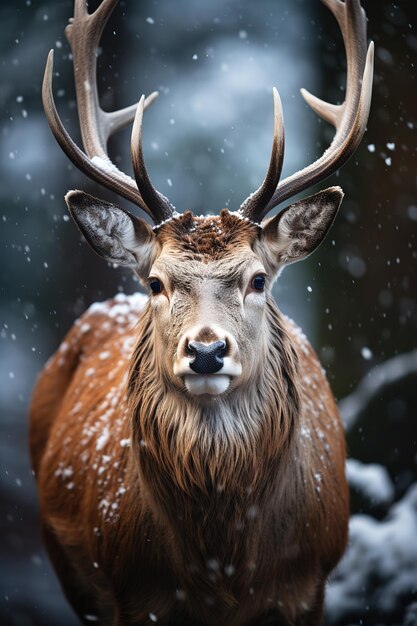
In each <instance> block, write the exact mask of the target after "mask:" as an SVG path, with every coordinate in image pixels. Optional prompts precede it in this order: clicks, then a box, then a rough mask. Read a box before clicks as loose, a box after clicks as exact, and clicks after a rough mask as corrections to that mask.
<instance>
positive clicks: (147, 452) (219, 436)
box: [129, 306, 299, 568]
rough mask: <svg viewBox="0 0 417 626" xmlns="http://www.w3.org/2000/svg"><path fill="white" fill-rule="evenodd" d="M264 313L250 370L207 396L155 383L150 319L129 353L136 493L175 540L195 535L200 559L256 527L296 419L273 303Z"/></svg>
mask: <svg viewBox="0 0 417 626" xmlns="http://www.w3.org/2000/svg"><path fill="white" fill-rule="evenodd" d="M268 315H269V318H270V319H269V322H270V337H269V343H270V346H271V347H270V349H269V350H268V352H267V355H266V360H265V362H264V363H262V364H261V367H260V368H259V374H258V376H257V379H256V380H253V381H252V382H251V384H250V385H248V386H247V388H245V389H244V390H239V391H238V392H236V393H232V394H230V395H229V396H228V397H227V398H226V399H222V398H219V399H218V400H215V401H214V402H211V403H209V404H201V403H198V402H196V401H195V400H194V399H192V398H189V397H187V396H186V395H185V394H182V393H180V392H178V391H176V390H175V389H173V388H170V387H169V385H167V384H164V383H163V375H162V376H161V374H160V375H158V365H157V363H155V362H154V358H155V357H154V354H155V351H154V350H153V349H152V348H153V346H152V339H151V337H152V329H151V327H150V320H148V324H146V320H144V325H143V327H142V336H141V338H140V340H139V342H138V346H140V348H138V350H137V351H136V354H135V360H134V365H133V368H132V372H131V376H130V384H129V393H130V396H129V402H130V410H131V415H132V452H133V454H134V456H135V459H136V460H137V464H138V470H139V476H140V480H141V486H142V488H143V490H144V493H145V499H146V501H147V502H148V504H149V507H150V508H151V509H152V511H153V513H154V514H155V515H156V517H158V518H159V519H160V521H161V523H163V524H164V525H169V527H170V529H171V530H172V531H173V532H175V534H176V536H177V537H178V538H180V540H181V538H183V539H185V542H184V545H186V544H187V542H189V543H191V540H192V541H193V542H198V543H199V546H198V550H197V551H196V550H195V548H194V550H192V551H191V550H190V553H191V552H192V553H193V554H194V555H195V554H200V555H202V557H203V555H204V557H205V558H207V559H208V560H209V561H210V560H211V559H213V558H214V559H220V560H221V561H223V562H225V561H227V559H229V560H230V559H232V560H233V555H232V554H230V551H231V550H234V551H235V552H236V551H237V552H239V551H241V550H242V546H243V545H244V544H245V537H247V534H248V532H249V533H251V535H252V536H254V534H256V532H257V529H259V518H260V517H261V516H260V515H258V513H259V512H260V510H262V519H263V520H264V522H266V521H267V511H266V510H265V509H267V508H268V502H271V500H272V499H273V500H276V498H279V497H280V489H281V482H282V478H283V468H285V466H286V462H287V459H288V455H289V452H290V450H291V445H292V441H293V437H294V432H295V430H296V428H297V423H298V413H299V396H298V390H297V385H296V382H295V381H296V369H297V362H296V357H295V354H294V351H293V350H292V347H291V343H290V340H289V338H288V336H287V334H286V332H285V328H284V326H283V325H282V323H281V320H280V318H279V314H278V312H277V311H276V309H275V308H274V306H271V307H270V308H269V309H268ZM152 373H154V374H152ZM236 533H237V536H241V538H242V541H238V540H237V537H236ZM234 556H236V555H234ZM213 567H214V568H216V563H215V562H213Z"/></svg>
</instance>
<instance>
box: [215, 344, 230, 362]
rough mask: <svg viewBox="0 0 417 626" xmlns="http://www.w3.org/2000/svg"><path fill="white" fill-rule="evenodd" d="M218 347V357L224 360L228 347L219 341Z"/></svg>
mask: <svg viewBox="0 0 417 626" xmlns="http://www.w3.org/2000/svg"><path fill="white" fill-rule="evenodd" d="M216 343H217V345H218V347H217V352H216V354H217V356H219V357H221V358H223V357H225V356H226V352H227V345H226V342H225V341H217V342H216Z"/></svg>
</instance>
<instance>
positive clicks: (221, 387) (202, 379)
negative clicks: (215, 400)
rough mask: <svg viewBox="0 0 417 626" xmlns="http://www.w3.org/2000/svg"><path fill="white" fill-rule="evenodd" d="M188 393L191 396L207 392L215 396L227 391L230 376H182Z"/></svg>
mask: <svg viewBox="0 0 417 626" xmlns="http://www.w3.org/2000/svg"><path fill="white" fill-rule="evenodd" d="M184 381H185V386H186V387H187V391H188V393H191V395H193V396H202V395H203V394H207V395H210V396H217V395H219V394H221V393H224V392H225V391H227V389H228V388H229V385H230V376H226V374H210V375H209V376H196V375H189V376H184Z"/></svg>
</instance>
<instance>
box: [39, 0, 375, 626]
mask: <svg viewBox="0 0 417 626" xmlns="http://www.w3.org/2000/svg"><path fill="white" fill-rule="evenodd" d="M323 2H324V4H325V5H326V7H328V8H329V9H330V11H331V12H332V13H333V15H334V16H335V18H336V20H337V22H338V24H339V27H340V30H341V33H342V36H343V40H344V46H345V51H346V57H347V79H346V95H345V100H344V102H343V103H342V104H338V105H335V104H331V103H329V102H326V101H323V100H321V99H319V98H317V97H316V96H314V95H312V94H311V93H310V92H308V91H306V90H302V95H303V96H304V99H305V100H306V102H307V103H308V105H310V107H311V108H312V109H313V111H314V112H315V113H316V114H318V115H319V116H320V117H321V118H323V119H324V120H325V121H326V122H329V123H330V124H332V125H333V126H334V128H335V135H334V138H333V140H332V142H331V144H330V146H329V148H328V149H327V150H326V151H325V152H324V154H323V155H322V156H320V157H319V158H318V159H317V160H315V161H314V162H313V163H311V164H309V165H308V166H306V167H305V168H303V169H302V170H300V171H298V172H296V173H295V174H292V175H290V176H289V177H287V178H285V179H284V180H282V181H280V175H281V170H282V165H283V158H284V120H283V112H282V105H281V101H280V97H279V94H278V91H277V90H276V89H275V88H274V89H273V104H274V130H273V142H272V152H271V158H270V163H269V166H268V170H267V174H266V176H265V179H264V181H263V182H262V184H261V185H260V187H259V188H258V189H257V190H256V191H255V192H254V193H252V194H251V195H250V196H249V197H248V198H247V199H246V200H245V201H244V202H243V203H242V204H241V206H240V207H239V209H237V210H236V211H232V210H229V209H223V210H221V211H220V213H219V214H216V215H214V216H208V215H202V216H197V215H194V214H193V213H192V212H191V211H189V210H186V211H184V212H183V213H179V212H177V211H176V209H175V208H174V206H173V205H172V204H171V202H170V201H169V200H168V199H167V198H166V197H165V196H164V195H163V194H162V193H160V192H159V191H158V190H157V189H156V188H155V187H154V186H153V184H152V182H151V180H150V177H149V174H148V171H147V169H146V165H145V159H144V154H143V147H142V125H143V116H144V111H145V109H146V108H147V107H148V106H149V105H150V104H152V102H153V101H154V100H155V98H156V95H157V93H155V92H154V93H152V94H150V96H148V97H147V98H145V96H142V97H141V98H140V100H139V102H138V103H137V104H134V105H133V106H129V107H127V108H125V109H120V110H116V111H112V112H107V111H104V110H102V108H101V106H100V103H99V95H98V89H97V83H96V54H95V53H96V48H97V46H98V44H99V41H100V38H101V34H102V32H103V29H104V27H105V25H106V23H107V21H108V19H109V17H110V14H111V13H112V11H113V9H114V8H115V6H116V4H117V0H102V2H101V4H100V5H99V6H98V8H97V9H96V10H95V11H94V12H93V13H89V12H88V9H87V8H86V5H85V1H84V0H75V9H74V17H73V18H71V19H70V23H69V25H68V26H67V28H66V36H67V38H68V41H69V43H70V46H71V49H72V55H73V62H74V74H75V89H76V97H77V106H78V115H79V122H80V129H81V138H82V145H83V148H80V147H79V146H78V144H77V143H76V142H75V141H74V140H73V139H72V138H71V136H70V135H69V134H68V132H67V130H66V129H65V127H64V125H63V123H62V121H61V119H60V117H59V114H58V111H57V108H56V105H55V102H54V96H53V88H52V77H53V51H51V52H50V53H49V56H48V60H47V63H46V69H45V75H44V80H43V87H42V98H43V105H44V109H45V113H46V117H47V120H48V123H49V125H50V127H51V129H52V132H53V134H54V136H55V138H56V140H57V141H58V143H59V145H60V147H61V148H62V149H63V151H64V152H65V153H66V155H67V156H68V157H69V159H70V160H71V161H72V162H73V163H74V164H75V165H76V166H77V168H79V169H80V170H81V171H82V172H83V173H84V174H86V175H87V176H89V177H90V178H91V179H93V180H94V181H96V182H98V183H100V184H101V185H103V186H105V187H107V188H108V189H110V190H112V191H113V192H116V193H117V194H119V195H120V196H122V197H123V198H125V199H126V200H128V201H130V202H132V203H133V204H135V205H136V206H137V207H138V208H140V209H141V210H143V211H144V212H145V213H146V214H147V215H148V217H149V218H150V219H151V220H152V222H153V225H151V224H150V223H149V221H146V220H145V219H142V218H140V217H137V216H136V215H134V214H132V213H130V212H129V211H128V210H127V209H125V208H121V207H119V206H117V205H116V204H113V203H111V202H108V201H103V200H100V199H97V198H95V197H93V196H91V195H89V194H87V193H85V192H83V191H79V190H73V191H69V192H68V193H67V195H66V196H65V200H66V203H67V205H68V208H69V211H70V213H71V216H72V217H73V219H74V221H75V223H76V225H77V226H78V228H79V230H80V231H81V233H82V235H83V236H84V238H85V239H86V241H87V242H88V244H89V245H90V246H91V247H92V249H93V250H94V251H95V252H96V253H97V254H98V255H100V256H101V257H103V258H104V259H105V260H107V261H110V262H112V263H115V264H117V265H120V266H125V267H129V268H131V269H132V270H133V272H134V274H135V275H136V276H137V278H138V279H139V281H140V282H141V283H142V285H143V287H144V289H145V290H146V293H147V295H145V294H143V293H142V294H140V293H138V294H131V295H124V294H118V295H117V296H116V297H114V298H113V299H111V300H108V301H105V302H102V303H96V304H93V305H91V306H90V308H89V309H88V310H87V311H86V312H85V313H84V314H83V315H82V316H81V317H80V318H79V319H78V320H77V321H76V322H75V323H74V325H73V326H72V328H71V329H70V330H69V332H68V334H67V335H66V337H65V339H64V341H63V343H62V344H61V345H60V347H59V348H58V350H57V351H56V353H55V354H54V355H53V356H52V357H51V358H50V360H49V361H48V362H47V364H46V366H45V368H44V370H43V371H42V373H41V374H40V377H39V380H38V382H37V385H36V388H35V390H34V394H33V399H32V405H31V413H30V450H31V459H32V466H33V470H34V474H35V476H36V481H37V485H38V491H39V500H40V510H41V525H42V532H43V538H44V541H45V545H46V548H47V551H48V553H49V556H50V559H51V561H52V564H53V566H54V568H55V571H56V573H57V576H58V578H59V580H60V583H61V585H62V589H63V591H64V593H65V596H66V598H67V600H68V601H69V603H70V604H71V606H72V607H73V609H74V611H75V613H76V614H77V616H78V618H79V620H80V622H81V623H83V624H89V623H92V622H96V623H99V624H102V625H103V626H128V625H136V626H139V625H144V624H151V623H154V622H155V623H156V622H158V623H160V624H164V625H176V626H177V625H178V626H179V625H181V626H182V625H184V626H186V625H193V626H215V625H216V626H226V625H227V626H255V625H256V626H264V625H265V626H266V625H268V624H269V625H272V624H274V625H278V624H279V625H285V626H290V625H291V626H302V625H303V626H318V625H319V624H322V620H323V605H324V596H325V586H326V583H327V580H328V577H329V575H330V573H331V572H332V571H333V569H334V568H335V566H336V565H337V563H338V561H339V560H340V558H341V557H342V555H343V552H344V550H345V547H346V543H347V536H348V518H349V505H348V488H347V482H346V478H345V469H344V468H345V456H346V451H345V440H344V433H343V427H342V423H341V420H340V417H339V414H338V410H337V406H336V402H335V399H334V397H333V395H332V392H331V390H330V387H329V384H328V382H327V380H326V375H325V372H324V370H323V369H322V367H321V365H320V363H319V360H318V357H317V356H316V354H315V352H314V351H313V348H312V347H311V345H310V344H309V342H308V340H307V339H306V337H305V336H304V334H303V333H302V331H301V330H300V329H299V328H298V327H297V326H296V325H295V324H294V322H292V321H291V320H290V319H289V318H287V317H286V316H284V315H283V314H282V313H281V312H280V311H279V309H278V306H277V304H276V303H275V301H274V298H273V296H272V293H271V287H272V285H273V283H274V281H275V280H276V279H277V277H278V275H279V274H280V272H281V270H282V269H283V267H285V266H286V265H289V264H291V263H294V262H296V261H299V260H301V259H304V258H305V257H307V256H308V255H309V254H311V253H312V252H313V251H314V250H315V249H316V248H317V247H318V246H319V244H320V243H321V242H322V240H323V239H324V237H325V235H326V233H327V232H328V230H329V229H330V227H331V225H332V223H333V221H334V219H335V216H336V214H337V211H338V209H339V206H340V204H341V201H342V198H343V192H342V190H341V188H340V187H330V188H327V189H325V190H323V191H319V192H317V193H315V194H314V195H311V196H309V197H306V198H303V199H301V200H298V201H296V202H294V203H292V204H290V205H288V206H287V207H286V208H284V209H283V210H281V211H280V212H279V213H278V214H276V215H274V216H272V217H271V216H268V213H269V212H270V211H271V210H272V209H273V208H274V207H277V206H278V205H280V204H281V203H283V202H284V201H286V200H288V199H289V198H291V197H292V196H294V195H295V194H298V193H300V192H302V191H304V190H306V189H308V188H309V187H311V186H312V185H315V184H316V183H319V182H321V181H322V180H324V179H325V178H327V177H328V176H330V175H331V174H334V173H335V172H336V171H337V170H338V169H340V168H341V167H342V165H344V164H345V163H346V161H347V160H348V159H349V157H350V156H351V155H352V154H353V153H354V152H355V150H356V149H357V147H358V146H359V144H360V142H361V140H362V137H363V135H364V132H365V130H366V124H367V119H368V115H369V109H370V102H371V91H372V76H373V43H372V42H371V43H370V44H369V47H367V37H366V16H365V12H364V10H363V9H362V7H361V5H360V2H359V0H346V1H345V2H342V1H341V0H323ZM131 123H133V125H132V136H131V158H132V168H133V173H134V179H133V178H131V177H130V176H129V175H128V174H126V173H125V172H123V171H122V170H121V169H119V168H118V167H117V166H116V165H115V164H114V163H113V162H112V161H111V159H110V156H109V154H108V149H107V142H108V139H109V137H110V136H111V135H112V134H114V133H115V132H116V131H118V130H119V129H120V128H122V127H123V126H126V125H127V124H131Z"/></svg>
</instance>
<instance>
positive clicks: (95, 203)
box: [65, 190, 156, 274]
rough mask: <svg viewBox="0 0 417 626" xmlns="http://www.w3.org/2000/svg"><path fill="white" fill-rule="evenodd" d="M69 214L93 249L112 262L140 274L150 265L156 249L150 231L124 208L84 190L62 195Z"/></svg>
mask: <svg viewBox="0 0 417 626" xmlns="http://www.w3.org/2000/svg"><path fill="white" fill-rule="evenodd" d="M65 202H66V203H67V206H68V209H69V212H70V214H71V216H72V218H73V219H74V221H75V223H76V224H77V226H78V228H79V229H80V231H81V232H82V234H83V235H84V237H85V238H86V240H87V242H88V243H89V244H90V246H91V247H92V248H93V250H94V251H95V252H96V253H97V254H98V255H100V256H101V257H103V258H104V259H106V260H107V261H110V262H112V263H117V264H118V265H125V266H128V267H132V268H134V269H136V270H137V271H138V273H139V274H141V273H142V272H143V271H146V270H145V266H149V265H150V264H151V259H152V257H153V252H154V249H155V247H156V238H155V235H154V233H153V231H152V228H151V227H150V226H149V225H148V224H147V223H146V222H145V221H144V220H141V219H139V218H138V217H135V216H134V215H132V214H131V213H129V212H128V211H126V210H125V209H121V208H120V207H118V206H116V205H114V204H111V203H110V202H105V201H104V200H99V199H98V198H94V197H93V196H90V195H89V194H88V193H85V192H84V191H78V190H75V191H69V192H68V193H67V195H66V196H65Z"/></svg>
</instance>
